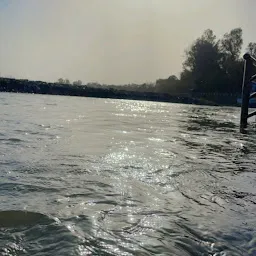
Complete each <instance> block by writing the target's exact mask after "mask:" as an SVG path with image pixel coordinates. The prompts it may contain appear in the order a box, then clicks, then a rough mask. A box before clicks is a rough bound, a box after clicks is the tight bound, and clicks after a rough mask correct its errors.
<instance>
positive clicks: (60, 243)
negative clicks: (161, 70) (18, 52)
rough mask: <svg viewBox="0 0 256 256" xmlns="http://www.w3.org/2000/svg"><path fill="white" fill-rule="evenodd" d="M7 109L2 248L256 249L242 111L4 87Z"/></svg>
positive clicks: (4, 251) (254, 135)
mask: <svg viewBox="0 0 256 256" xmlns="http://www.w3.org/2000/svg"><path fill="white" fill-rule="evenodd" d="M0 108H1V111H0V122H1V129H0V168H1V169H0V254H1V255H34V256H42V255H63V256H64V255H141V256H144V255H145V256H147V255H159V256H160V255H161V256H163V255H178V256H188V255H207V256H208V255H212V256H213V255H214V256H224V255H226V256H228V255H232V256H236V255H242V256H246V255H249V256H255V255H256V172H255V163H256V131H255V129H253V128H251V130H250V131H249V133H248V134H241V133H239V108H227V107H226V108H224V107H206V106H192V105H180V104H168V103H157V102H142V101H128V100H127V101H126V100H111V99H93V98H78V97H62V96H46V95H26V94H8V93H2V94H0ZM251 127H252V126H251Z"/></svg>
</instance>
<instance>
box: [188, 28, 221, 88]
mask: <svg viewBox="0 0 256 256" xmlns="http://www.w3.org/2000/svg"><path fill="white" fill-rule="evenodd" d="M220 57H221V55H220V53H219V48H218V42H217V41H216V36H215V35H214V33H213V31H212V30H210V29H208V30H206V31H205V32H204V33H203V35H202V36H201V37H200V38H198V39H197V40H196V41H195V42H194V43H193V44H192V46H191V47H190V48H189V49H188V50H187V51H186V59H185V61H184V63H183V69H184V71H185V70H186V73H187V72H188V71H190V72H191V76H190V77H191V78H192V79H193V84H194V85H195V88H194V89H195V90H196V91H213V90H214V87H216V85H214V84H215V83H216V81H214V80H215V79H217V77H218V75H219V73H220V65H219V62H220ZM186 77H188V74H186ZM191 82H192V81H191Z"/></svg>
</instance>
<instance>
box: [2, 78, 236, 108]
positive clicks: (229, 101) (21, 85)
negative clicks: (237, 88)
mask: <svg viewBox="0 0 256 256" xmlns="http://www.w3.org/2000/svg"><path fill="white" fill-rule="evenodd" d="M0 91H1V92H15V93H33V94H49V95H69V96H80V97H97V98H113V99H131V100H147V101H159V102H171V103H184V104H196V105H213V106H218V105H226V106H236V105H237V103H236V99H237V95H230V94H216V93H215V94H207V93H183V94H175V95H171V94H167V93H156V92H139V91H128V90H121V89H115V88H111V87H108V86H105V87H90V86H87V85H71V84H59V83H47V82H42V81H30V80H22V79H13V78H0Z"/></svg>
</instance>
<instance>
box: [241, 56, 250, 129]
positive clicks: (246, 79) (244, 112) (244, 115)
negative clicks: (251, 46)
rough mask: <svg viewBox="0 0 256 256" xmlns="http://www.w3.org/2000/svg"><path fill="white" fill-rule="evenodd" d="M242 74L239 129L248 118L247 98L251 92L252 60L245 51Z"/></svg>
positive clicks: (245, 124) (244, 126) (242, 127)
mask: <svg viewBox="0 0 256 256" xmlns="http://www.w3.org/2000/svg"><path fill="white" fill-rule="evenodd" d="M244 60H245V61H244V75H243V89H242V106H241V116H240V131H241V130H243V129H244V128H246V127H247V119H248V108H249V99H250V92H251V87H252V86H251V77H252V71H253V61H252V59H251V56H250V54H248V53H246V54H245V55H244Z"/></svg>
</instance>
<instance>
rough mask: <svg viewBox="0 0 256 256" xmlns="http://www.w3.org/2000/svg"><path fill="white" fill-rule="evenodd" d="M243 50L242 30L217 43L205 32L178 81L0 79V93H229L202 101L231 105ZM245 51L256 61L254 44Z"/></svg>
mask: <svg viewBox="0 0 256 256" xmlns="http://www.w3.org/2000/svg"><path fill="white" fill-rule="evenodd" d="M242 46H243V38H242V29H241V28H235V29H232V30H231V31H230V32H228V33H226V34H224V36H223V37H222V38H220V39H217V37H216V35H215V34H214V33H213V31H212V30H210V29H207V30H205V31H204V32H203V34H202V35H201V36H200V37H199V38H197V39H196V40H195V41H194V42H193V43H192V44H191V45H190V47H189V48H188V49H186V50H185V59H184V62H183V65H182V71H181V73H180V75H179V77H177V76H175V75H171V76H169V77H168V78H166V79H158V80H156V81H155V82H154V83H143V84H125V85H106V84H100V83H97V82H93V83H87V84H83V83H82V81H81V80H77V81H74V82H73V83H71V82H70V80H69V79H67V78H59V79H58V81H57V82H55V83H45V82H41V81H28V80H17V79H12V78H0V91H11V92H29V93H31V92H32V93H43V94H61V95H74V96H91V97H114V98H130V99H152V100H161V101H169V100H171V101H172V102H175V101H177V102H183V103H184V102H186V103H190V102H194V103H195V102H197V103H198V102H202V101H201V100H202V99H201V98H200V97H201V95H202V94H204V95H209V94H211V95H212V94H214V95H216V94H218V95H219V94H220V93H221V94H227V93H228V94H229V95H230V94H232V95H233V96H232V99H231V98H230V96H225V97H224V98H223V99H220V98H219V96H218V95H217V96H216V98H215V99H213V98H212V96H211V95H210V96H209V98H207V97H208V96H207V97H205V98H204V99H205V100H207V101H209V100H212V101H213V102H217V103H218V104H226V103H227V104H231V105H234V104H236V98H237V96H236V95H237V94H240V93H241V84H242V76H243V59H242V57H241V51H242ZM246 50H247V51H248V52H249V53H250V54H251V55H252V56H254V57H256V43H253V42H250V43H249V44H248V46H247V48H246ZM175 97H176V98H177V99H176V98H175ZM203 97H204V96H203ZM198 100H200V101H198ZM228 101H229V102H228ZM209 104H210V102H209Z"/></svg>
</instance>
